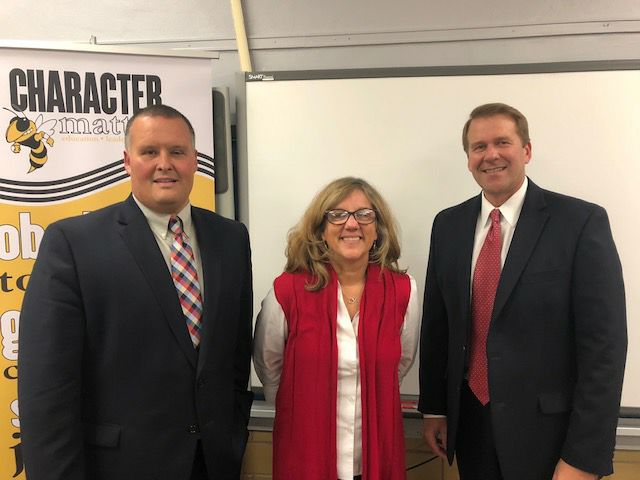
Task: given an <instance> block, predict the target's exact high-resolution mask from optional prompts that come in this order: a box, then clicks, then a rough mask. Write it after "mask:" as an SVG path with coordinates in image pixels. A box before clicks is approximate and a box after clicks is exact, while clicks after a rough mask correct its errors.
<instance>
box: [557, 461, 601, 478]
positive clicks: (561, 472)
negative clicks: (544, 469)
mask: <svg viewBox="0 0 640 480" xmlns="http://www.w3.org/2000/svg"><path fill="white" fill-rule="evenodd" d="M598 478H600V477H599V476H598V475H597V474H595V473H589V472H585V471H584V470H580V469H579V468H576V467H572V466H571V465H569V464H568V463H567V462H565V461H564V460H562V459H560V460H558V464H557V465H556V470H555V471H554V472H553V478H552V479H551V480H598Z"/></svg>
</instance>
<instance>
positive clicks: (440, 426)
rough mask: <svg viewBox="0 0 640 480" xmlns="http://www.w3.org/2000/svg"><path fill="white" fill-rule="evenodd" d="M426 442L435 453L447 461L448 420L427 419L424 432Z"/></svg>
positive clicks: (441, 418)
mask: <svg viewBox="0 0 640 480" xmlns="http://www.w3.org/2000/svg"><path fill="white" fill-rule="evenodd" d="M422 436H423V437H424V441H425V442H427V445H428V446H429V448H430V449H431V451H432V452H433V453H435V454H436V455H438V456H439V457H440V458H442V459H443V460H447V418H446V417H427V418H425V419H424V430H423V432H422Z"/></svg>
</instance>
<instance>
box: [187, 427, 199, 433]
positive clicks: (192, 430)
mask: <svg viewBox="0 0 640 480" xmlns="http://www.w3.org/2000/svg"><path fill="white" fill-rule="evenodd" d="M187 431H188V432H189V433H200V429H199V428H198V425H189V426H188V427H187Z"/></svg>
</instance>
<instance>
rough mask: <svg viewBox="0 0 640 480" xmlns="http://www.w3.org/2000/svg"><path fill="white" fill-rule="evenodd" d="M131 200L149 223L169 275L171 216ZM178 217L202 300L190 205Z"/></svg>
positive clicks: (196, 240) (201, 281)
mask: <svg viewBox="0 0 640 480" xmlns="http://www.w3.org/2000/svg"><path fill="white" fill-rule="evenodd" d="M133 199H134V200H135V201H136V203H137V204H138V207H140V210H142V213H143V215H144V216H145V218H146V219H147V222H148V223H149V228H151V231H152V232H153V236H154V237H155V239H156V242H157V243H158V247H159V248H160V252H161V253H162V257H163V258H164V261H165V263H166V264H167V268H168V269H169V273H171V244H172V243H173V233H171V232H169V218H171V215H169V214H168V213H158V212H154V211H153V210H151V209H149V208H148V207H146V206H145V205H144V204H143V203H142V202H140V201H139V200H138V199H137V198H136V197H135V195H134V197H133ZM178 217H180V220H182V231H183V232H184V233H185V234H186V235H187V239H188V241H189V245H190V246H191V250H193V256H194V259H195V262H196V271H197V272H198V284H199V286H200V295H201V296H202V298H203V299H204V276H203V274H202V259H201V258H200V248H199V246H198V237H197V236H196V230H195V227H194V226H193V221H192V219H191V204H190V203H187V205H186V206H185V207H184V208H183V209H182V210H180V211H179V212H178Z"/></svg>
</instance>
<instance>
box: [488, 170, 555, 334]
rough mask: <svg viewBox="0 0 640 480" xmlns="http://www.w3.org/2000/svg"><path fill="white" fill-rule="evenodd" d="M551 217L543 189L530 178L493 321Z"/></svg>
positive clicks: (499, 290)
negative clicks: (547, 209)
mask: <svg viewBox="0 0 640 480" xmlns="http://www.w3.org/2000/svg"><path fill="white" fill-rule="evenodd" d="M548 218H549V214H548V213H547V211H546V203H545V201H544V195H543V192H542V189H540V187H538V186H537V185H536V184H535V183H533V182H532V181H531V180H529V185H528V187H527V193H526V196H525V199H524V204H523V205H522V211H521V212H520V218H519V219H518V224H517V225H516V231H515V232H514V234H513V239H512V240H511V246H510V247H509V252H508V253H507V258H506V260H505V262H504V267H503V269H502V274H501V275H500V283H499V284H498V291H497V292H496V299H495V302H494V306H493V316H492V321H493V320H495V319H496V318H497V317H498V316H499V315H500V312H501V310H502V308H503V307H504V305H505V303H506V301H507V299H508V298H509V296H510V295H511V293H512V292H513V288H514V287H515V285H516V283H517V281H518V279H519V278H520V275H521V274H522V271H523V270H524V268H525V266H526V265H527V263H528V261H529V257H530V256H531V253H532V252H533V249H534V247H535V246H536V244H537V243H538V239H539V238H540V234H541V233H542V230H543V228H544V225H545V223H546V222H547V219H548Z"/></svg>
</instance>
